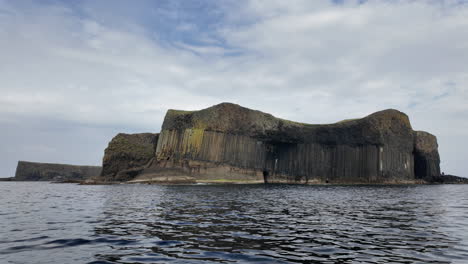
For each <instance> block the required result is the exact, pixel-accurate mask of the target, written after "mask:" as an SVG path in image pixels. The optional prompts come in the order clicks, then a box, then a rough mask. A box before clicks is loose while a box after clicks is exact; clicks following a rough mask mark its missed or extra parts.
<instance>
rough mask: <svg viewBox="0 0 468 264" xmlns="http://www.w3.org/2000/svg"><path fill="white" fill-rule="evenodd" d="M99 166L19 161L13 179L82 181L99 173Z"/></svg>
mask: <svg viewBox="0 0 468 264" xmlns="http://www.w3.org/2000/svg"><path fill="white" fill-rule="evenodd" d="M100 173H101V167H98V166H76V165H67V164H53V163H39V162H28V161H19V162H18V166H17V167H16V174H15V177H14V178H13V180H15V181H82V180H86V179H87V178H90V177H93V176H96V175H99V174H100Z"/></svg>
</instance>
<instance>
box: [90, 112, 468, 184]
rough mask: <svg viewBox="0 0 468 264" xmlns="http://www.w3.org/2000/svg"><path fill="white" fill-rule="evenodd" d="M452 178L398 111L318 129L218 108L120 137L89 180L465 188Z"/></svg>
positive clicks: (424, 136)
mask: <svg viewBox="0 0 468 264" xmlns="http://www.w3.org/2000/svg"><path fill="white" fill-rule="evenodd" d="M451 177H454V178H450V177H446V178H444V177H442V176H441V173H440V158H439V152H438V144H437V139H436V137H435V136H434V135H432V134H430V133H427V132H423V131H415V130H413V128H412V126H411V124H410V121H409V118H408V116H407V115H406V114H404V113H402V112H400V111H398V110H394V109H388V110H383V111H379V112H376V113H373V114H370V115H368V116H366V117H363V118H360V119H351V120H344V121H341V122H337V123H333V124H323V125H316V124H304V123H299V122H294V121H289V120H284V119H281V118H277V117H274V116H273V115H271V114H267V113H263V112H260V111H257V110H252V109H248V108H245V107H242V106H239V105H236V104H232V103H221V104H218V105H215V106H212V107H209V108H206V109H202V110H199V111H182V110H168V111H167V113H166V116H165V118H164V122H163V125H162V129H161V132H160V133H159V134H153V133H142V134H119V135H117V136H116V137H114V138H113V139H112V141H111V142H110V143H109V146H108V147H107V149H106V150H105V155H104V158H103V169H102V172H101V174H100V175H99V176H96V177H91V178H90V179H88V180H87V181H86V182H87V183H106V182H107V183H116V182H126V183H195V182H196V183H297V184H327V183H329V184H400V183H401V184H406V183H432V182H442V183H448V182H456V183H466V181H465V180H466V179H465V178H460V177H456V176H451ZM455 179H456V180H455Z"/></svg>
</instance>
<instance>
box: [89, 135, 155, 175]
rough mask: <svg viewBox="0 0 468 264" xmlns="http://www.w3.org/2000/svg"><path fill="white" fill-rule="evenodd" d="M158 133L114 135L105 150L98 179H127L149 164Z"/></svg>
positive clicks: (152, 156)
mask: <svg viewBox="0 0 468 264" xmlns="http://www.w3.org/2000/svg"><path fill="white" fill-rule="evenodd" d="M158 136H159V134H152V133H140V134H123V133H120V134H118V135H117V136H115V137H114V138H113V139H112V140H111V141H110V142H109V145H108V147H107V148H106V150H105V153H104V158H103V161H102V173H101V175H100V177H98V178H97V180H99V181H104V182H113V181H129V180H132V179H133V178H134V177H135V176H136V175H138V174H139V173H140V172H141V171H142V170H143V169H144V168H145V167H147V166H149V165H150V164H149V163H150V162H151V160H152V159H153V158H154V156H155V149H156V144H157V142H158Z"/></svg>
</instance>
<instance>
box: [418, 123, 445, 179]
mask: <svg viewBox="0 0 468 264" xmlns="http://www.w3.org/2000/svg"><path fill="white" fill-rule="evenodd" d="M437 148H438V144H437V138H436V137H435V136H434V135H431V134H429V133H427V132H424V131H415V133H414V161H415V167H414V174H415V177H416V179H423V180H427V181H432V179H433V178H436V177H439V176H440V157H439V151H438V149H437Z"/></svg>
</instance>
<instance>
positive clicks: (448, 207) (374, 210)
mask: <svg viewBox="0 0 468 264" xmlns="http://www.w3.org/2000/svg"><path fill="white" fill-rule="evenodd" d="M0 206H1V207H0V208H2V209H1V211H0V225H1V226H0V259H5V260H6V263H168V262H176V263H248V262H254V261H255V262H263V263H466V262H465V260H466V259H468V227H467V225H466V223H468V221H467V220H468V186H464V185H438V186H295V185H294V186H291V185H191V186H190V185H187V186H155V185H117V186H78V185H71V184H48V183H16V182H5V183H0ZM2 263H3V262H2Z"/></svg>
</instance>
